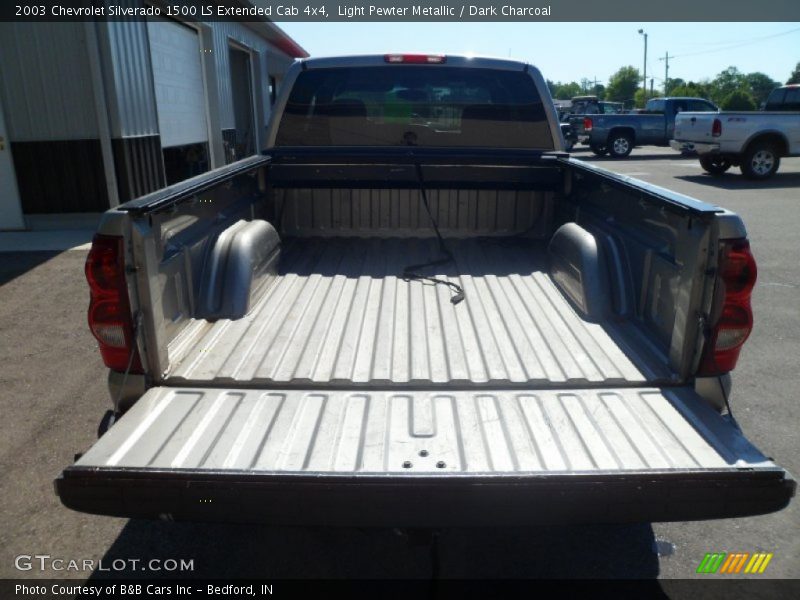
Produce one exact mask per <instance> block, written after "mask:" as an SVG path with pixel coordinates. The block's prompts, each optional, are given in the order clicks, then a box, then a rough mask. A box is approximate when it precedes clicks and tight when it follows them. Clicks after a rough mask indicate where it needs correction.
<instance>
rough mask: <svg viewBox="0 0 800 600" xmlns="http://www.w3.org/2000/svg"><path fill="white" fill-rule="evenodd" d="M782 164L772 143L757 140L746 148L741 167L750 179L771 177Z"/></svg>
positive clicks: (743, 173)
mask: <svg viewBox="0 0 800 600" xmlns="http://www.w3.org/2000/svg"><path fill="white" fill-rule="evenodd" d="M780 165H781V158H780V156H778V153H777V152H776V151H775V148H774V147H773V146H772V145H771V144H769V143H767V142H756V143H755V144H751V145H750V146H749V147H748V148H747V150H745V152H744V154H743V155H742V164H741V165H739V169H741V171H742V175H744V176H745V177H747V178H748V179H769V178H770V177H772V176H773V175H774V174H775V172H776V171H777V170H778V167H779V166H780Z"/></svg>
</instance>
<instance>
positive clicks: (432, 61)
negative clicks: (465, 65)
mask: <svg viewBox="0 0 800 600" xmlns="http://www.w3.org/2000/svg"><path fill="white" fill-rule="evenodd" d="M383 60H385V61H386V62H387V63H397V64H399V63H405V64H412V65H441V64H444V63H446V62H447V57H446V56H445V55H444V54H385V55H384V56H383Z"/></svg>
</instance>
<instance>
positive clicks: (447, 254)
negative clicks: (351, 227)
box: [403, 162, 464, 304]
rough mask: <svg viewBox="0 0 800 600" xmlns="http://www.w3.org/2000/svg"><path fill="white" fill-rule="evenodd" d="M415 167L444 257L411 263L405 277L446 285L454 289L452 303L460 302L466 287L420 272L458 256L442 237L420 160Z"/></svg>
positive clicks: (448, 261)
mask: <svg viewBox="0 0 800 600" xmlns="http://www.w3.org/2000/svg"><path fill="white" fill-rule="evenodd" d="M414 167H416V173H417V182H418V183H419V191H420V194H421V195H422V203H423V204H424V205H425V210H426V211H427V213H428V217H429V218H430V220H431V224H432V225H433V230H434V232H436V238H437V239H438V240H439V251H440V252H441V253H442V254H443V256H442V258H439V259H436V260H432V261H429V262H426V263H420V264H417V265H409V266H407V267H406V268H405V269H403V279H405V280H406V281H410V280H414V279H416V280H424V281H430V282H432V283H434V284H438V285H446V286H447V287H449V288H450V289H451V290H452V291H453V295H452V296H450V303H451V304H458V303H459V302H461V301H462V300H463V299H464V288H462V287H461V286H460V285H458V284H456V283H453V282H452V281H448V280H446V279H439V278H438V277H431V276H429V275H423V274H421V273H419V270H420V269H425V268H428V267H437V266H439V265H446V264H448V263H453V264H456V258H455V256H453V253H452V252H451V251H450V249H449V248H448V247H447V244H445V241H444V238H443V237H442V234H441V232H440V231H439V224H438V223H437V222H436V219H435V218H434V216H433V213H432V212H431V207H430V204H429V203H428V193H427V192H426V191H425V180H424V179H423V178H422V166H421V165H420V164H419V163H418V162H414Z"/></svg>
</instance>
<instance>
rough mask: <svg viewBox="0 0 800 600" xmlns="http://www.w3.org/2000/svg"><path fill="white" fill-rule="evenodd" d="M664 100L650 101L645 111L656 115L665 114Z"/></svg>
mask: <svg viewBox="0 0 800 600" xmlns="http://www.w3.org/2000/svg"><path fill="white" fill-rule="evenodd" d="M665 104H666V103H665V101H664V100H648V101H647V104H646V105H645V108H644V109H645V110H646V111H647V112H654V113H658V112H660V113H663V112H664V105H665Z"/></svg>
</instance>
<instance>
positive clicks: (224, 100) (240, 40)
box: [209, 22, 269, 129]
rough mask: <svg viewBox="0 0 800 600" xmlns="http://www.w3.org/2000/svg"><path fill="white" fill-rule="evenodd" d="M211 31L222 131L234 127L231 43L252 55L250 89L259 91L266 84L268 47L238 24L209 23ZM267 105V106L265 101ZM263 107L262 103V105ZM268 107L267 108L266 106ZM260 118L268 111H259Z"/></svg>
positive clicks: (264, 41) (264, 116)
mask: <svg viewBox="0 0 800 600" xmlns="http://www.w3.org/2000/svg"><path fill="white" fill-rule="evenodd" d="M209 25H210V26H211V27H212V28H213V30H214V49H213V54H214V64H215V67H216V70H217V87H218V93H219V116H220V124H221V126H222V129H233V128H234V127H235V123H234V116H233V92H232V90H231V67H230V60H229V59H230V54H229V52H228V49H229V47H230V42H231V41H233V42H235V43H237V44H239V45H241V46H244V47H245V48H247V49H249V50H251V51H252V52H253V62H254V65H253V66H254V71H255V77H254V80H253V87H254V88H255V89H259V88H260V89H262V90H263V86H264V82H266V81H267V75H266V73H267V71H266V65H267V52H268V51H269V44H268V43H267V42H266V40H263V39H262V38H260V37H258V35H256V34H255V33H254V32H253V31H251V30H250V29H249V28H248V27H247V26H245V25H243V24H242V23H236V22H217V23H209ZM267 104H269V103H268V102H267ZM262 105H263V103H262ZM267 108H268V107H267ZM260 114H261V119H262V120H263V119H265V118H266V117H268V116H269V112H268V111H267V112H265V111H264V110H263V109H262V110H260Z"/></svg>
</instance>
